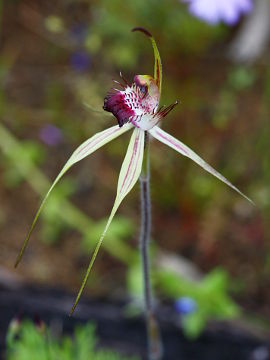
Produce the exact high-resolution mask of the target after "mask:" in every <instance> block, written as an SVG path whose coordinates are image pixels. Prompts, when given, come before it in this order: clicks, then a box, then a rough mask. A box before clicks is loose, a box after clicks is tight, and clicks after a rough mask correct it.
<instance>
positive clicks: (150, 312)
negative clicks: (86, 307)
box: [140, 132, 162, 360]
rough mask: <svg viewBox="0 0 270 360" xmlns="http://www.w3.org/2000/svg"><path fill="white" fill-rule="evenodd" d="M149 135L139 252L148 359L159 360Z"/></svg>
mask: <svg viewBox="0 0 270 360" xmlns="http://www.w3.org/2000/svg"><path fill="white" fill-rule="evenodd" d="M149 147H150V144H149V134H148V133H147V132H145V159H144V163H143V171H142V174H141V176H140V185H141V233H140V250H141V259H142V268H143V269H142V270H143V283H144V302H145V318H146V326H147V341H148V359H149V360H161V357H162V344H161V339H160V335H159V327H158V324H157V321H156V319H155V315H154V309H153V296H152V287H151V278H150V258H149V243H150V234H151V198H150V156H149Z"/></svg>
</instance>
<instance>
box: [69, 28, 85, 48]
mask: <svg viewBox="0 0 270 360" xmlns="http://www.w3.org/2000/svg"><path fill="white" fill-rule="evenodd" d="M69 33H70V37H71V39H72V40H73V41H75V42H76V43H78V44H82V43H83V42H84V40H85V38H86V36H87V33H88V27H87V25H86V24H84V23H79V24H75V25H73V26H72V27H71V29H70V31H69Z"/></svg>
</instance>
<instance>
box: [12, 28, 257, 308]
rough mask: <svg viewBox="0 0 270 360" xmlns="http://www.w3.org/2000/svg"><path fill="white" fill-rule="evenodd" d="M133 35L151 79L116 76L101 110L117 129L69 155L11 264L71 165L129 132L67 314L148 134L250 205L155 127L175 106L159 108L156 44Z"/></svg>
mask: <svg viewBox="0 0 270 360" xmlns="http://www.w3.org/2000/svg"><path fill="white" fill-rule="evenodd" d="M133 31H141V32H143V33H144V34H145V35H146V36H147V37H148V38H149V39H150V41H151V43H152V46H153V50H154V58H155V65H154V77H152V76H150V75H136V76H135V77H134V81H133V83H132V85H131V86H130V85H129V84H128V83H127V81H126V80H125V79H124V78H123V76H122V75H121V73H120V75H121V78H122V80H123V82H124V83H121V82H118V81H116V83H117V85H118V86H120V87H121V89H117V88H115V89H113V90H112V91H110V92H109V93H108V94H107V96H106V97H105V100H104V107H103V108H104V110H105V111H108V112H111V113H112V114H113V115H114V116H115V117H116V119H117V121H118V125H115V126H112V127H110V128H108V129H106V130H103V131H101V132H99V133H97V134H95V135H94V136H92V137H91V138H89V139H88V140H86V141H85V142H84V143H83V144H81V145H80V146H79V147H78V148H77V149H76V150H75V151H74V153H73V154H72V155H71V157H70V158H69V160H68V161H67V163H66V164H65V165H64V167H63V169H62V170H61V171H60V173H59V174H58V176H57V177H56V179H55V181H54V182H53V184H52V186H51V187H50V189H49V191H48V192H47V194H46V196H45V198H44V200H43V201H42V203H41V205H40V208H39V209H38V211H37V213H36V216H35V218H34V221H33V223H32V225H31V228H30V230H29V233H28V235H27V237H26V239H25V241H24V243H23V245H22V248H21V251H20V253H19V255H18V258H17V261H16V264H15V266H17V265H18V263H19V262H20V260H21V257H22V255H23V253H24V250H25V248H26V245H27V243H28V241H29V238H30V236H31V234H32V232H33V229H34V227H35V224H36V222H37V220H38V217H39V215H40V212H41V210H42V208H43V207H44V205H45V203H46V201H47V199H48V197H49V195H50V193H51V191H52V190H53V188H54V187H55V186H56V184H57V183H58V182H59V180H60V179H61V178H62V176H63V175H64V174H65V173H66V172H67V171H68V170H69V169H70V167H71V166H73V165H74V164H75V163H77V162H79V161H81V160H82V159H84V158H85V157H86V156H88V155H90V154H92V153H93V152H95V151H96V150H98V149H99V148H101V147H102V146H103V145H105V144H107V143H108V142H110V141H112V140H114V139H115V138H117V137H118V136H120V135H122V134H124V133H125V132H127V131H130V130H131V131H132V135H131V138H130V142H129V145H128V149H127V152H126V156H125V158H124V161H123V164H122V167H121V170H120V174H119V179H118V185H117V193H116V198H115V202H114V205H113V207H112V211H111V214H110V216H109V218H108V221H107V224H106V226H105V229H104V231H103V233H102V234H101V236H100V239H99V241H98V243H97V245H96V248H95V250H94V253H93V255H92V258H91V260H90V263H89V266H88V269H87V271H86V274H85V276H84V279H83V282H82V285H81V288H80V290H79V292H78V295H77V298H76V300H75V303H74V305H73V308H72V311H71V313H72V312H73V311H74V309H75V307H76V305H77V303H78V300H79V298H80V296H81V293H82V291H83V289H84V287H85V285H86V281H87V279H88V276H89V273H90V270H91V268H92V266H93V263H94V261H95V259H96V256H97V253H98V251H99V249H100V246H101V244H102V241H103V239H104V237H105V235H106V233H107V230H108V228H109V226H110V224H111V222H112V220H113V218H114V216H115V213H116V211H117V210H118V208H119V206H120V204H121V203H122V201H123V199H124V198H125V197H126V196H127V194H128V193H129V192H130V191H131V189H132V188H133V187H134V185H135V184H136V182H137V180H138V179H139V176H140V174H141V171H142V163H143V156H144V145H145V136H147V135H148V134H150V135H151V136H152V137H153V138H155V139H157V140H159V141H160V142H162V143H164V144H165V145H167V146H169V147H171V148H172V149H174V150H175V151H176V152H178V153H179V154H181V155H183V156H186V157H188V158H190V159H191V160H193V161H194V162H195V163H197V164H198V165H200V166H201V167H202V168H204V169H205V170H206V171H208V172H209V173H210V174H212V175H214V176H215V177H217V178H218V179H220V180H221V181H223V182H224V183H225V184H227V185H228V186H230V187H231V188H232V189H234V190H235V191H237V192H238V193H239V194H241V195H242V196H244V197H245V198H246V199H247V200H249V201H251V200H250V199H248V198H247V197H246V196H245V195H244V194H243V193H242V192H241V191H240V190H238V189H237V188H236V187H235V186H234V185H232V184H231V183H230V182H229V181H228V180H227V179H226V178H225V177H224V176H222V175H221V174H219V173H218V172H217V171H216V170H214V169H213V168H212V167H211V166H210V165H208V164H207V163H206V162H205V161H204V160H203V159H201V158H200V157H199V156H198V155H197V154H196V153H195V152H194V151H192V150H191V149H190V148H189V147H188V146H186V145H185V144H183V143H182V142H181V141H179V140H177V139H176V138H174V137H173V136H172V135H170V134H168V133H167V132H165V131H164V130H162V129H161V128H160V127H159V123H160V121H161V120H162V119H163V118H164V117H165V116H166V115H167V114H168V113H169V112H170V111H171V110H172V109H173V108H174V107H175V105H176V104H177V102H175V103H173V104H171V105H169V106H168V107H164V106H161V107H159V100H160V94H161V86H162V65H161V59H160V55H159V51H158V48H157V45H156V42H155V40H154V38H153V37H152V35H151V34H150V33H149V32H148V31H147V30H145V29H143V28H135V29H133Z"/></svg>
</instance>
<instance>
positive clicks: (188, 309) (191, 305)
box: [174, 296, 198, 315]
mask: <svg viewBox="0 0 270 360" xmlns="http://www.w3.org/2000/svg"><path fill="white" fill-rule="evenodd" d="M174 306H175V309H176V311H177V312H178V313H180V314H181V315H188V314H191V313H194V312H195V311H196V310H197V308H198V305H197V303H196V301H195V300H193V299H192V298H190V297H184V296H183V297H181V298H180V299H178V300H176V302H175V304H174Z"/></svg>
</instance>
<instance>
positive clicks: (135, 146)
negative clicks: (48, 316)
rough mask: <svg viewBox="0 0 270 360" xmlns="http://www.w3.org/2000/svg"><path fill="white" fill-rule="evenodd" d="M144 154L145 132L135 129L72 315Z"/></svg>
mask: <svg viewBox="0 0 270 360" xmlns="http://www.w3.org/2000/svg"><path fill="white" fill-rule="evenodd" d="M143 152H144V131H142V130H140V129H137V128H135V129H134V131H133V134H132V136H131V139H130V142H129V146H128V149H127V153H126V156H125V159H124V162H123V164H122V167H121V171H120V174H119V179H118V185H117V194H116V198H115V201H114V205H113V208H112V211H111V214H110V216H109V219H108V222H107V224H106V226H105V229H104V231H103V233H102V235H101V237H100V239H99V241H98V243H97V245H96V248H95V251H94V253H93V255H92V258H91V260H90V263H89V265H88V268H87V271H86V273H85V276H84V279H83V282H82V285H81V288H80V290H79V292H78V295H77V297H76V300H75V302H74V305H73V307H72V310H71V312H70V314H72V313H73V311H74V310H75V308H76V305H77V303H78V301H79V299H80V296H81V294H82V292H83V289H84V288H85V285H86V282H87V279H88V276H89V274H90V271H91V269H92V266H93V264H94V261H95V259H96V256H97V253H98V251H99V248H100V246H101V244H102V241H103V239H104V237H105V235H106V233H107V230H108V228H109V226H110V224H111V222H112V220H113V218H114V215H115V213H116V211H117V209H118V208H119V205H120V204H121V202H122V200H123V199H124V198H125V196H126V195H127V194H128V193H129V192H130V190H131V189H132V188H133V186H134V185H135V183H136V182H137V180H138V178H139V176H140V174H141V170H142V162H143Z"/></svg>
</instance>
